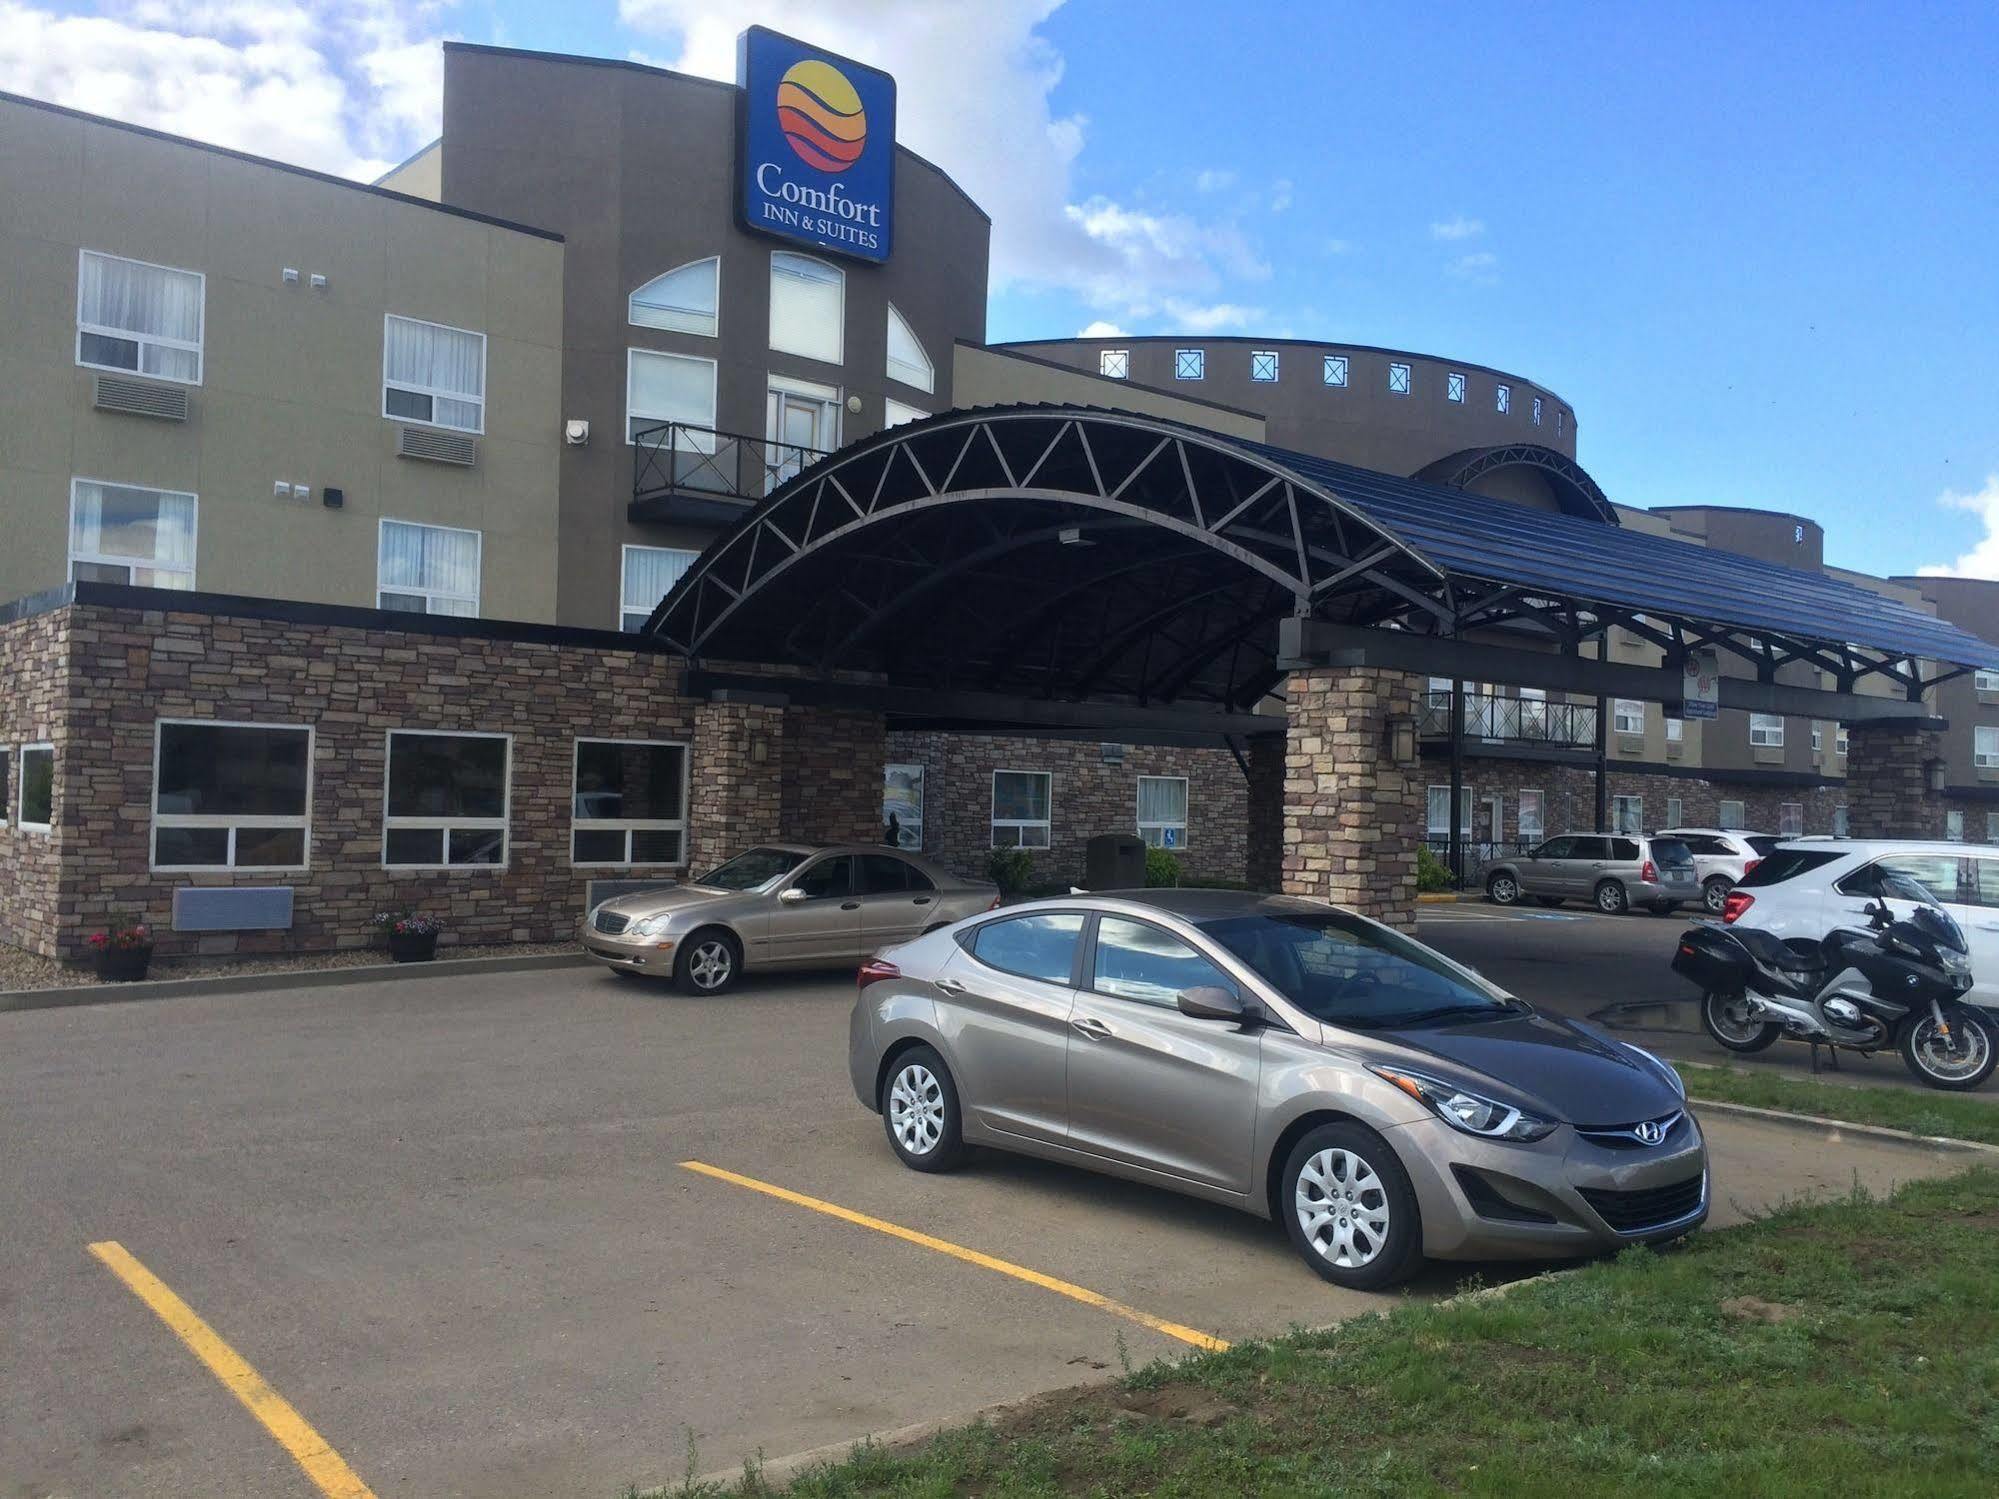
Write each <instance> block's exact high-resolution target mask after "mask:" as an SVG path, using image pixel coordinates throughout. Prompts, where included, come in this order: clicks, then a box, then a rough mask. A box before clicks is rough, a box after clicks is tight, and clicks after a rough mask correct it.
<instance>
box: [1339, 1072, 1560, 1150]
mask: <svg viewBox="0 0 1999 1499" xmlns="http://www.w3.org/2000/svg"><path fill="white" fill-rule="evenodd" d="M1368 1071H1370V1072H1372V1073H1373V1074H1374V1075H1375V1076H1376V1077H1379V1078H1381V1079H1383V1080H1385V1081H1387V1082H1391V1083H1393V1084H1394V1085H1395V1086H1396V1087H1398V1088H1400V1089H1401V1090H1402V1091H1403V1092H1404V1093H1407V1094H1408V1095H1409V1096H1410V1097H1411V1098H1413V1099H1416V1100H1417V1101H1418V1102H1420V1103H1424V1104H1427V1105H1429V1107H1430V1108H1431V1109H1432V1110H1434V1111H1435V1112H1436V1115H1437V1117H1438V1118H1439V1119H1441V1120H1443V1121H1444V1123H1446V1124H1448V1125H1450V1126H1451V1127H1452V1128H1453V1129H1460V1130H1463V1131H1464V1132H1465V1133H1466V1134H1468V1135H1477V1136H1478V1137H1479V1138H1480V1139H1482V1140H1521V1141H1526V1140H1542V1139H1546V1138H1547V1137H1548V1136H1549V1135H1551V1134H1553V1133H1554V1130H1555V1121H1554V1120H1552V1119H1540V1118H1537V1117H1535V1116H1534V1115H1532V1114H1529V1113H1527V1112H1525V1111H1524V1110H1521V1109H1516V1108H1514V1107H1513V1105H1512V1104H1510V1103H1498V1102H1495V1101H1494V1100H1492V1099H1490V1098H1481V1097H1480V1096H1479V1095H1478V1094H1476V1093H1468V1092H1466V1091H1465V1090H1464V1089H1463V1088H1460V1087H1459V1086H1458V1085H1457V1084H1456V1083H1447V1082H1445V1081H1444V1080H1443V1079H1442V1078H1438V1077H1429V1076H1427V1075H1425V1074H1424V1073H1421V1072H1404V1071H1402V1070H1401V1069H1400V1068H1393V1067H1370V1068H1369V1069H1368Z"/></svg>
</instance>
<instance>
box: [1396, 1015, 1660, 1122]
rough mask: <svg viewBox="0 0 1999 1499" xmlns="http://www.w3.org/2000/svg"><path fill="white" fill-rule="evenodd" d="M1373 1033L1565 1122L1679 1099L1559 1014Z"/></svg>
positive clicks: (1656, 1108)
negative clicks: (1487, 1082) (1478, 1077)
mask: <svg viewBox="0 0 1999 1499" xmlns="http://www.w3.org/2000/svg"><path fill="white" fill-rule="evenodd" d="M1369 1034H1370V1035H1371V1036H1374V1037H1376V1038H1379V1039H1381V1040H1386V1041H1392V1042H1394V1043H1395V1044H1396V1045H1398V1046H1404V1047H1407V1048H1408V1049H1409V1050H1411V1051H1419V1052H1427V1053H1428V1054H1429V1055H1431V1056H1434V1057H1437V1058H1439V1059H1440V1060H1442V1061H1445V1062H1449V1063H1451V1064H1452V1070H1453V1072H1454V1073H1458V1072H1469V1073H1477V1074H1479V1075H1481V1076H1483V1077H1486V1078H1490V1079H1492V1080H1493V1081H1494V1082H1495V1083H1497V1084H1499V1086H1500V1088H1501V1089H1502V1090H1503V1091H1504V1092H1505V1093H1506V1094H1507V1095H1509V1096H1508V1100H1507V1101H1509V1102H1517V1103H1518V1104H1520V1105H1521V1106H1522V1107H1524V1108H1527V1109H1529V1110H1531V1111H1532V1112H1534V1113H1537V1114H1542V1115H1545V1116H1546V1117H1547V1118H1550V1119H1559V1120H1561V1121H1563V1122H1564V1123H1566V1124H1581V1125H1602V1124H1633V1123H1636V1122H1637V1121H1638V1120H1640V1119H1656V1118H1658V1117H1659V1116H1660V1115H1661V1114H1670V1113H1671V1112H1672V1111H1673V1110H1674V1109H1677V1108H1680V1107H1681V1106H1682V1104H1681V1099H1680V1095H1679V1094H1678V1093H1677V1092H1675V1091H1674V1090H1673V1088H1672V1086H1671V1085H1670V1084H1669V1083H1667V1081H1666V1080H1665V1079H1664V1078H1662V1077H1660V1076H1659V1075H1658V1073H1656V1072H1654V1071H1653V1070H1652V1069H1651V1068H1650V1067H1648V1066H1646V1065H1645V1064H1644V1063H1643V1062H1641V1061H1639V1060H1638V1058H1636V1057H1634V1056H1633V1055H1632V1054H1631V1053H1630V1052H1628V1051H1626V1050H1625V1049H1624V1048H1623V1047H1622V1046H1620V1045H1619V1044H1618V1043H1617V1042H1615V1041H1613V1040H1611V1038H1610V1037H1609V1036H1607V1035H1605V1034H1604V1033H1603V1032H1602V1031H1600V1030H1598V1029H1597V1028H1596V1027H1595V1026H1593V1025H1585V1024H1582V1023H1581V1022H1578V1021H1574V1020H1569V1019H1565V1018H1564V1017H1562V1016H1559V1015H1538V1014H1526V1013H1522V1014H1518V1015H1509V1016H1507V1017H1506V1018H1505V1019H1502V1020H1489V1021H1485V1022H1483V1023H1479V1024H1470V1025H1440V1026H1427V1025H1425V1026H1412V1027H1410V1028H1408V1029H1406V1030H1386V1031H1372V1032H1369ZM1464 1081H1465V1082H1466V1083H1467V1084H1471V1083H1474V1082H1475V1079H1473V1078H1471V1077H1466V1078H1464Z"/></svg>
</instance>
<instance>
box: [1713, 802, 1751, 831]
mask: <svg viewBox="0 0 1999 1499" xmlns="http://www.w3.org/2000/svg"><path fill="white" fill-rule="evenodd" d="M1742 813H1743V809H1742V803H1741V802H1733V801H1725V802H1723V803H1722V804H1721V808H1720V811H1719V813H1718V814H1717V820H1718V821H1719V822H1720V823H1721V825H1722V827H1724V828H1739V827H1742V826H1744V825H1745V824H1746V823H1747V822H1748V819H1747V818H1746V817H1744V816H1743V815H1742Z"/></svg>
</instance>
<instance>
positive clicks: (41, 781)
mask: <svg viewBox="0 0 1999 1499" xmlns="http://www.w3.org/2000/svg"><path fill="white" fill-rule="evenodd" d="M55 801H56V748H55V746H54V745H53V744H24V745H22V746H21V820H20V821H21V827H22V829H23V830H24V831H26V832H30V833H46V832H47V831H48V830H49V828H50V826H51V825H52V824H53V823H54V821H55Z"/></svg>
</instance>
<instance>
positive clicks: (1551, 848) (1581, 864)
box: [1485, 833, 1701, 916]
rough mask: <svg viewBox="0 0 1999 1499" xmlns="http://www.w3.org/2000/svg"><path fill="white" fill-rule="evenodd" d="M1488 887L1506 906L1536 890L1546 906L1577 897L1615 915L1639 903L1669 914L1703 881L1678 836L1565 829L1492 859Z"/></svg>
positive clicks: (1690, 897) (1697, 892)
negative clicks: (1522, 851) (1510, 856)
mask: <svg viewBox="0 0 1999 1499" xmlns="http://www.w3.org/2000/svg"><path fill="white" fill-rule="evenodd" d="M1485 893H1486V895H1487V896H1488V897H1489V898H1490V899H1491V900H1492V901H1493V902H1494V903H1495V904H1497V905H1502V906H1510V905H1513V904H1515V903H1517V902H1518V901H1519V900H1520V898H1521V897H1522V896H1526V895H1531V896H1533V897H1534V899H1536V900H1538V901H1539V902H1540V903H1541V904H1542V905H1544V906H1559V905H1560V904H1561V903H1562V902H1563V901H1565V900H1569V899H1577V900H1586V901H1589V902H1591V903H1592V904H1593V905H1595V906H1596V908H1597V909H1598V910H1599V911H1605V912H1608V913H1610V914H1611V915H1613V916H1614V915H1617V914H1619V913H1621V912H1624V911H1628V910H1630V909H1631V907H1633V906H1634V905H1636V906H1643V907H1645V909H1646V910H1648V911H1650V912H1652V913H1653V914H1654V915H1656V916H1664V915H1666V914H1667V913H1668V912H1670V911H1672V910H1674V909H1675V908H1676V907H1678V906H1679V905H1681V904H1682V903H1683V902H1685V901H1690V900H1695V899H1697V898H1699V896H1700V893H1701V887H1700V880H1699V878H1698V877H1697V876H1696V874H1695V870H1694V856H1693V851H1692V850H1690V849H1689V848H1688V847H1687V845H1686V844H1684V843H1682V842H1681V841H1680V840H1679V839H1677V838H1667V837H1663V836H1661V835H1660V834H1657V833H1653V834H1650V835H1647V836H1631V835H1628V834H1622V833H1564V834H1562V835H1561V836H1560V837H1558V838H1550V839H1549V840H1548V841H1547V842H1546V843H1544V844H1542V845H1541V846H1540V847H1539V848H1536V849H1533V850H1530V851H1529V852H1528V853H1525V854H1522V855H1521V856H1520V857H1519V858H1516V859H1508V860H1506V861H1505V862H1504V863H1501V864H1495V865H1493V866H1492V868H1491V869H1490V870H1489V871H1488V872H1487V874H1486V877H1485Z"/></svg>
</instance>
